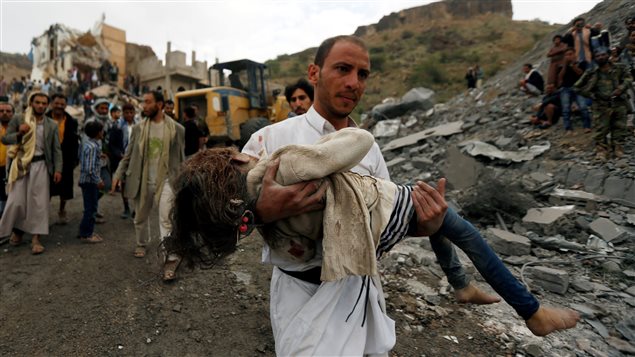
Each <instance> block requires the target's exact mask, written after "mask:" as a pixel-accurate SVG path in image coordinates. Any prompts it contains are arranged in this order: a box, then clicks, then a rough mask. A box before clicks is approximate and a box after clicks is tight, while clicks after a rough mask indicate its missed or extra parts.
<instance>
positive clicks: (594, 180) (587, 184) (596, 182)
mask: <svg viewBox="0 0 635 357" xmlns="http://www.w3.org/2000/svg"><path fill="white" fill-rule="evenodd" d="M605 177H606V171H605V170H602V169H593V170H590V171H589V172H588V173H587V175H586V178H585V179H584V189H585V190H586V191H588V192H592V193H596V194H601V193H602V189H603V188H604V178H605Z"/></svg>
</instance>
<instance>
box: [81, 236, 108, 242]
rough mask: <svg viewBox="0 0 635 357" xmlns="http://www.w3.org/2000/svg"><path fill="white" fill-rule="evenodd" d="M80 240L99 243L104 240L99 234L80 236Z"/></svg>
mask: <svg viewBox="0 0 635 357" xmlns="http://www.w3.org/2000/svg"><path fill="white" fill-rule="evenodd" d="M80 240H81V241H82V242H83V243H101V242H103V241H104V239H103V238H102V237H100V236H99V234H93V235H92V236H90V237H85V238H80Z"/></svg>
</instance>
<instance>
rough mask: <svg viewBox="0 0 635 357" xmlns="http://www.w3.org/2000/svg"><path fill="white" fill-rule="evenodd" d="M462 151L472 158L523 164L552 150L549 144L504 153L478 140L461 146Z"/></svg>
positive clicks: (465, 142) (469, 141)
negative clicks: (483, 157)
mask: <svg viewBox="0 0 635 357" xmlns="http://www.w3.org/2000/svg"><path fill="white" fill-rule="evenodd" d="M459 147H461V150H462V151H464V152H467V153H468V154H470V155H472V156H481V155H482V156H486V157H488V158H490V159H492V160H495V159H499V160H507V161H513V162H523V161H529V160H533V159H534V158H535V157H536V156H538V155H540V154H542V153H544V152H545V151H547V150H549V149H550V148H551V144H550V143H549V142H545V143H543V144H542V145H532V146H530V147H522V148H520V149H518V150H517V151H503V150H500V149H499V148H497V147H496V146H494V145H491V144H488V143H484V142H482V141H478V140H468V141H464V142H462V143H460V144H459Z"/></svg>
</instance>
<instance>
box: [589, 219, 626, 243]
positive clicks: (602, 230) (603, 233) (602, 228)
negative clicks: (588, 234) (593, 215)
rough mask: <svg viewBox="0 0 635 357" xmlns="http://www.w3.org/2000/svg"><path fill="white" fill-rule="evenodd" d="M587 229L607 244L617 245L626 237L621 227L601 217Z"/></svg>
mask: <svg viewBox="0 0 635 357" xmlns="http://www.w3.org/2000/svg"><path fill="white" fill-rule="evenodd" d="M589 228H590V229H591V230H592V231H593V232H594V233H595V234H597V235H598V236H600V237H601V238H602V239H604V240H605V241H607V242H613V243H618V242H620V241H622V240H623V239H625V238H626V236H627V232H626V231H625V230H624V229H623V228H622V227H620V226H618V225H616V224H615V223H613V222H612V221H611V220H609V219H606V218H603V217H600V218H598V219H596V220H595V221H593V222H591V224H590V225H589Z"/></svg>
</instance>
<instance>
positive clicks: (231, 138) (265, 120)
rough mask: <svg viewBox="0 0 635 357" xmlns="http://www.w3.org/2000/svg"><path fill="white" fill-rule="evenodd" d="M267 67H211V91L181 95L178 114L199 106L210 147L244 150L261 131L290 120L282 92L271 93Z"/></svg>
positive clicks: (253, 64) (245, 62)
mask: <svg viewBox="0 0 635 357" xmlns="http://www.w3.org/2000/svg"><path fill="white" fill-rule="evenodd" d="M265 69H266V66H265V65H264V64H262V63H258V62H254V61H251V60H247V59H244V60H238V61H231V62H224V63H216V64H214V65H213V66H211V67H210V68H209V72H208V73H209V82H210V83H217V84H218V85H213V86H212V87H209V88H201V89H194V90H189V91H183V92H178V93H177V94H176V95H175V96H174V103H175V107H174V110H175V113H176V114H177V116H178V117H179V118H183V117H184V114H183V111H184V110H185V108H187V107H189V106H192V105H196V106H198V108H199V114H198V115H199V118H200V119H201V120H202V121H204V123H205V124H206V125H207V128H208V129H209V137H208V146H219V145H223V146H228V145H237V146H238V147H240V148H242V147H243V146H244V145H245V144H246V143H247V141H248V140H249V138H250V137H251V134H253V133H255V132H256V131H258V130H259V129H260V128H262V127H264V126H267V125H269V124H272V123H276V122H279V121H281V120H284V119H286V118H287V115H288V113H289V110H290V109H289V105H288V103H287V101H286V100H285V97H284V96H283V95H280V92H281V91H280V90H279V89H278V90H275V91H274V90H271V91H270V90H269V88H268V84H267V81H266V80H265Z"/></svg>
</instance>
